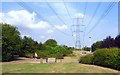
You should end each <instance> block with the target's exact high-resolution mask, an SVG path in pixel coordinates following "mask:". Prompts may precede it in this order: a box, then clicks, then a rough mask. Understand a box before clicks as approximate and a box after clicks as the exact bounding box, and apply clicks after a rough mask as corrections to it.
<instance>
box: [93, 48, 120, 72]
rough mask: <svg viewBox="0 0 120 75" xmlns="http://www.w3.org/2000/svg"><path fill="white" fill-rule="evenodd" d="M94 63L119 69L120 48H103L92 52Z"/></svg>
mask: <svg viewBox="0 0 120 75" xmlns="http://www.w3.org/2000/svg"><path fill="white" fill-rule="evenodd" d="M93 62H94V64H96V65H100V66H105V67H110V68H114V69H117V70H120V49H118V48H108V49H107V48H104V49H98V50H96V51H95V52H94V61H93Z"/></svg>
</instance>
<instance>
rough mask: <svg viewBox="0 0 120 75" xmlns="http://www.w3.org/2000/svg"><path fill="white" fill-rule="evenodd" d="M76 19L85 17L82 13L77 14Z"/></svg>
mask: <svg viewBox="0 0 120 75" xmlns="http://www.w3.org/2000/svg"><path fill="white" fill-rule="evenodd" d="M75 17H79V18H83V17H84V15H83V14H82V13H76V14H75Z"/></svg>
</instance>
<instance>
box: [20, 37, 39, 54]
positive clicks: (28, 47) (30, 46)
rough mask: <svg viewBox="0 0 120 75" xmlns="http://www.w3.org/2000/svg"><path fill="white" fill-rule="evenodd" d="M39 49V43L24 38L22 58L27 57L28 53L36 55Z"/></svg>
mask: <svg viewBox="0 0 120 75" xmlns="http://www.w3.org/2000/svg"><path fill="white" fill-rule="evenodd" d="M37 49H38V43H37V42H36V41H34V40H33V39H32V38H30V37H27V36H24V38H23V39H22V43H21V51H20V52H19V53H20V56H25V54H27V53H34V52H35V51H36V50H37Z"/></svg>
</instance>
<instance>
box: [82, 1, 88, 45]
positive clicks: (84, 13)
mask: <svg viewBox="0 0 120 75" xmlns="http://www.w3.org/2000/svg"><path fill="white" fill-rule="evenodd" d="M87 5H88V2H86V3H85V8H84V12H83V15H84V17H83V21H82V23H84V20H85V15H86V10H87ZM83 45H84V35H83Z"/></svg>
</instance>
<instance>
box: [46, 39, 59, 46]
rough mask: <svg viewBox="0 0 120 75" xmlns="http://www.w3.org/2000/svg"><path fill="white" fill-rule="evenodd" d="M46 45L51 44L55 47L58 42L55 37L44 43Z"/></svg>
mask: <svg viewBox="0 0 120 75" xmlns="http://www.w3.org/2000/svg"><path fill="white" fill-rule="evenodd" d="M44 45H46V46H50V47H55V46H57V42H56V41H55V40H54V39H49V40H47V41H46V42H45V43H44Z"/></svg>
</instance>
